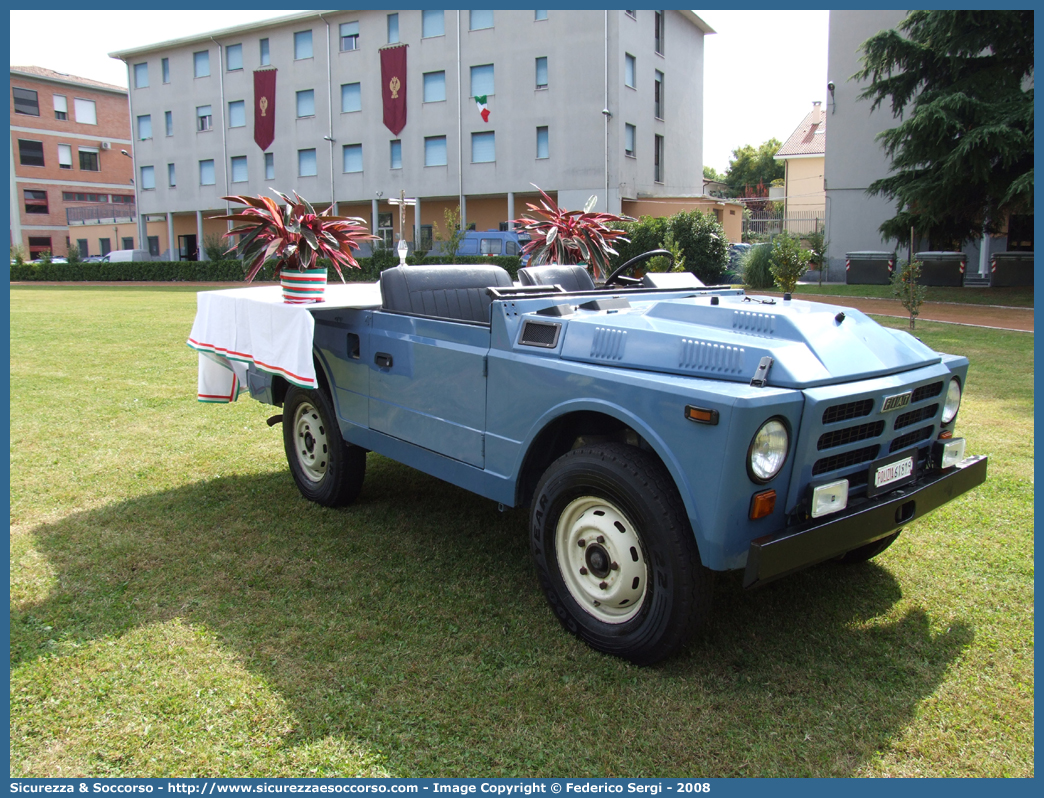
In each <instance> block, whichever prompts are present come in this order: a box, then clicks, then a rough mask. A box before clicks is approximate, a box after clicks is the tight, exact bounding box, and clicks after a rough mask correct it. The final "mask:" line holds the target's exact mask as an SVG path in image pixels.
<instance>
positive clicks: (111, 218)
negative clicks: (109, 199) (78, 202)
mask: <svg viewBox="0 0 1044 798" xmlns="http://www.w3.org/2000/svg"><path fill="white" fill-rule="evenodd" d="M134 212H135V206H134V205H132V204H130V203H126V202H115V203H104V204H101V203H99V204H98V205H87V206H84V207H82V208H66V209H65V218H66V220H67V221H68V223H69V225H70V226H71V225H80V224H106V223H108V224H112V223H114V222H133V221H134Z"/></svg>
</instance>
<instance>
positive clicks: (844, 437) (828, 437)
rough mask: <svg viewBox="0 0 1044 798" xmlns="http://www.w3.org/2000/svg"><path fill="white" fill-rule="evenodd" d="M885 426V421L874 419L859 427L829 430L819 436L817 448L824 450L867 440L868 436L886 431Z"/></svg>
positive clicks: (873, 436) (874, 435) (875, 435)
mask: <svg viewBox="0 0 1044 798" xmlns="http://www.w3.org/2000/svg"><path fill="white" fill-rule="evenodd" d="M884 426H885V423H884V422H883V421H874V422H872V423H870V424H860V425H859V426H858V427H845V428H844V429H837V430H834V431H833V432H827V433H824V434H823V435H820V436H819V443H818V444H816V448H817V449H819V451H823V450H824V449H833V448H835V447H837V446H844V445H846V444H849V443H855V442H856V441H865V440H866V439H867V438H876V437H877V436H878V435H880V434H881V433H882V432H884Z"/></svg>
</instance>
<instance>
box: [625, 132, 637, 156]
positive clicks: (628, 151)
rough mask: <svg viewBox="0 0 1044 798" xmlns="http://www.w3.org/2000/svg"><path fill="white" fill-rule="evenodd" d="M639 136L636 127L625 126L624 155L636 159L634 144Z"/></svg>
mask: <svg viewBox="0 0 1044 798" xmlns="http://www.w3.org/2000/svg"><path fill="white" fill-rule="evenodd" d="M637 138H638V135H637V131H636V130H635V127H634V125H628V124H624V155H626V156H628V157H630V158H633V157H634V142H635V141H636V140H637Z"/></svg>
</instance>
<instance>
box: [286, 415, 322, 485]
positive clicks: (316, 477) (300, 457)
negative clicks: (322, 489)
mask: <svg viewBox="0 0 1044 798" xmlns="http://www.w3.org/2000/svg"><path fill="white" fill-rule="evenodd" d="M294 453H295V454H296V455H297V464H298V465H300V466H301V472H302V473H303V474H304V475H305V477H307V478H308V479H309V480H311V481H312V482H320V481H322V478H323V477H324V476H326V468H327V465H328V464H329V461H330V444H329V441H328V440H327V437H326V427H325V426H323V420H322V418H321V417H320V416H319V411H318V410H317V409H316V408H315V407H314V406H313V405H311V404H309V403H308V402H302V403H301V404H299V405H298V406H297V410H296V411H295V412H294Z"/></svg>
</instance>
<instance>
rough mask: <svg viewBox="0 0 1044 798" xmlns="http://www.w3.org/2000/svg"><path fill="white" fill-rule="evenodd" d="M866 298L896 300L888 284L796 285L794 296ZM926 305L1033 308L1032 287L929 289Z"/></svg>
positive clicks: (941, 287) (943, 286) (939, 286)
mask: <svg viewBox="0 0 1044 798" xmlns="http://www.w3.org/2000/svg"><path fill="white" fill-rule="evenodd" d="M801 294H812V295H816V296H843V297H868V298H871V299H895V297H894V296H892V287H891V286H890V285H840V284H830V283H827V284H826V285H816V284H810V285H804V284H801V285H798V287H797V289H796V290H795V291H794V295H795V296H800V295H801ZM925 301H926V302H958V303H962V304H967V305H1004V306H1007V307H1014V308H1031V307H1033V289H1032V288H958V287H956V286H946V285H934V286H928V295H927V296H926V297H925Z"/></svg>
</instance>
